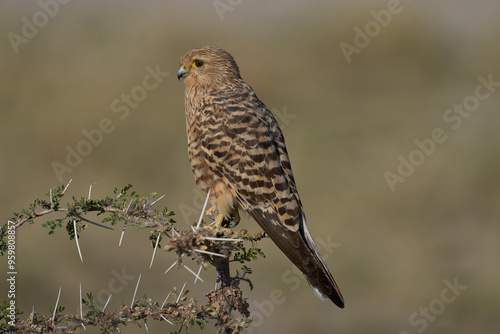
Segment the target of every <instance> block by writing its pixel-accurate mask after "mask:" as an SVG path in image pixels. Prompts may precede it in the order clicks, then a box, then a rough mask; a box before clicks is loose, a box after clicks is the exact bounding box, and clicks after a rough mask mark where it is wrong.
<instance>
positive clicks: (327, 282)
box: [300, 217, 344, 308]
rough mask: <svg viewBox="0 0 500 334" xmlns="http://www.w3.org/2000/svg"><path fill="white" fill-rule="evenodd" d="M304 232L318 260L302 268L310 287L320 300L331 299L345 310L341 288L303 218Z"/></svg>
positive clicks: (306, 240) (308, 244) (312, 252)
mask: <svg viewBox="0 0 500 334" xmlns="http://www.w3.org/2000/svg"><path fill="white" fill-rule="evenodd" d="M302 231H303V234H302V237H303V238H304V241H305V243H306V245H307V247H308V248H309V250H310V251H311V254H312V255H313V257H314V259H315V260H316V261H315V262H316V263H314V264H312V265H307V264H306V265H304V266H302V268H300V269H301V270H302V272H303V273H304V276H305V277H306V279H307V282H308V283H309V286H311V288H312V290H313V291H314V293H315V294H316V295H317V296H318V297H319V298H320V299H322V300H325V299H327V298H329V299H330V300H331V301H332V302H334V303H335V305H337V306H338V307H340V308H344V298H343V297H342V294H341V293H340V290H339V287H338V286H337V283H335V280H334V279H333V277H332V274H331V273H330V270H328V267H327V266H326V264H325V261H323V258H322V257H321V255H320V253H319V250H318V247H317V246H316V244H315V243H314V240H313V238H312V236H311V234H310V233H309V230H308V229H307V225H306V222H305V217H303V226H302ZM308 268H310V270H308Z"/></svg>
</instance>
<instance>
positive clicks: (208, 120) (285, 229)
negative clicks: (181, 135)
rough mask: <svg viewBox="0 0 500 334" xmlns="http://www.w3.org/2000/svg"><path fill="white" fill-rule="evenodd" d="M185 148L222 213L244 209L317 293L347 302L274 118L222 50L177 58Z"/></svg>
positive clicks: (201, 184) (200, 50) (198, 178)
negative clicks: (313, 229)
mask: <svg viewBox="0 0 500 334" xmlns="http://www.w3.org/2000/svg"><path fill="white" fill-rule="evenodd" d="M178 78H179V79H181V78H182V79H183V81H184V83H185V85H186V92H185V113H186V130H187V136H188V151H189V159H190V162H191V168H192V170H193V173H194V176H195V179H196V183H197V185H198V187H200V189H201V190H202V191H203V192H204V193H205V194H207V193H208V191H209V190H210V201H211V202H212V204H213V206H214V207H215V208H216V209H217V210H218V211H219V212H220V213H221V214H222V215H223V216H224V217H226V218H232V217H237V216H238V209H239V208H241V209H243V210H245V211H246V212H248V213H249V214H250V216H251V217H252V218H253V219H255V220H256V221H257V223H259V225H260V226H261V227H262V229H263V230H264V231H266V233H267V234H268V235H269V236H270V237H271V239H272V240H273V241H274V242H275V244H276V245H277V246H278V247H279V248H280V249H281V251H283V252H284V253H285V254H286V255H287V257H288V258H289V259H290V260H291V261H292V262H293V263H294V264H295V265H296V266H297V267H298V268H299V269H300V270H301V271H302V272H303V273H304V275H305V277H306V278H307V280H308V282H309V284H310V285H311V287H312V288H313V290H314V291H315V292H316V294H317V295H318V296H319V297H320V298H322V299H326V298H330V299H331V300H332V301H333V302H334V303H335V304H336V305H338V306H339V307H341V308H343V307H344V300H343V298H342V295H341V293H340V291H339V289H338V287H337V285H336V283H335V281H334V280H333V277H332V275H331V274H330V272H329V270H328V268H327V267H326V264H325V263H324V261H323V260H322V258H321V255H320V254H319V251H318V249H317V247H316V245H315V243H314V241H313V239H312V237H311V235H310V233H309V231H308V229H307V225H306V219H305V215H304V211H303V209H302V203H301V201H300V198H299V194H298V192H297V187H296V185H295V180H294V177H293V173H292V168H291V165H290V160H289V158H288V153H287V150H286V146H285V139H284V138H283V134H282V132H281V129H280V128H279V126H278V122H277V121H276V119H275V118H274V116H273V114H272V113H271V112H270V111H269V109H267V107H266V106H265V105H264V103H262V102H261V101H260V100H259V99H258V98H257V96H256V95H255V93H254V91H253V89H252V88H251V87H250V86H249V85H248V84H247V83H246V82H245V81H244V80H243V79H242V78H241V76H240V72H239V68H238V65H236V62H235V61H234V59H233V57H232V56H231V55H230V54H229V53H228V52H226V51H224V50H222V49H219V48H215V47H210V46H205V47H200V48H197V49H194V50H191V51H189V52H188V53H187V54H186V55H184V56H183V57H182V58H181V68H180V69H179V72H178Z"/></svg>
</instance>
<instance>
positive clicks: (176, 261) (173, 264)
mask: <svg viewBox="0 0 500 334" xmlns="http://www.w3.org/2000/svg"><path fill="white" fill-rule="evenodd" d="M184 255H185V253H184V254H182V255H181V259H182V258H183V257H184ZM178 262H179V259H177V260H175V262H174V263H172V265H171V266H170V267H169V268H168V269H167V270H166V271H165V272H164V273H163V274H166V273H168V272H169V271H170V269H172V268H173V267H174V266H175V265H176V264H177V263H178Z"/></svg>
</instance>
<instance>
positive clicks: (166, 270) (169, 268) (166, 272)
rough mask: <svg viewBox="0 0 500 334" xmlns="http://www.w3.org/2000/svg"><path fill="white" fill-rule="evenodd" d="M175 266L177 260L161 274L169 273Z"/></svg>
mask: <svg viewBox="0 0 500 334" xmlns="http://www.w3.org/2000/svg"><path fill="white" fill-rule="evenodd" d="M176 264H177V260H176V261H175V262H174V263H172V265H171V266H170V267H169V268H168V269H167V270H166V271H165V272H164V273H163V274H166V273H168V272H169V271H170V269H172V268H173V267H174V266H175V265H176Z"/></svg>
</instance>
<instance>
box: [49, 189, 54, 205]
mask: <svg viewBox="0 0 500 334" xmlns="http://www.w3.org/2000/svg"><path fill="white" fill-rule="evenodd" d="M49 193H50V204H54V199H53V198H52V188H50V192H49Z"/></svg>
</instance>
